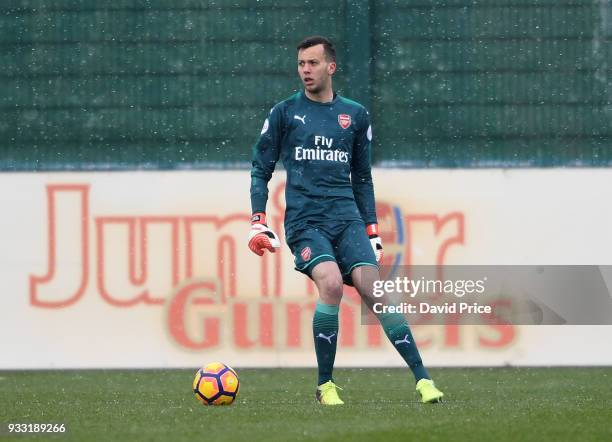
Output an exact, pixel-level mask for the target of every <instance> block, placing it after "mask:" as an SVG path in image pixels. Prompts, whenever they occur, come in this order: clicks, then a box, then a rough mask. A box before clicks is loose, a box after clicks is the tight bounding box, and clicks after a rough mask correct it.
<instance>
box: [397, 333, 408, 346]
mask: <svg viewBox="0 0 612 442" xmlns="http://www.w3.org/2000/svg"><path fill="white" fill-rule="evenodd" d="M394 342H395V345H400V344H410V341H409V340H408V335H406V336H404V339H398V340H397V341H394Z"/></svg>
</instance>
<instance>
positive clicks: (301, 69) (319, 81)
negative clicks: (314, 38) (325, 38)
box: [298, 45, 336, 94]
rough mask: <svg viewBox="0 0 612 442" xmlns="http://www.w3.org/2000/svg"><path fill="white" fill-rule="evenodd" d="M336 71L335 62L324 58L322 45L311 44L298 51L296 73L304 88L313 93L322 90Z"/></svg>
mask: <svg viewBox="0 0 612 442" xmlns="http://www.w3.org/2000/svg"><path fill="white" fill-rule="evenodd" d="M334 72H336V63H335V62H333V61H328V60H327V59H326V58H325V50H324V49H323V45H316V46H311V47H309V48H306V49H301V50H300V51H299V52H298V73H299V74H300V79H301V80H302V83H303V84H304V88H305V89H306V90H307V91H308V92H311V93H313V94H316V93H319V92H321V91H322V90H324V89H325V88H326V87H328V85H329V84H330V82H331V76H332V75H333V74H334Z"/></svg>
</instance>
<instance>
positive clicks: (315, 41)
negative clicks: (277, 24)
mask: <svg viewBox="0 0 612 442" xmlns="http://www.w3.org/2000/svg"><path fill="white" fill-rule="evenodd" d="M316 45H323V50H324V51H325V58H327V60H328V61H334V62H335V61H336V49H335V48H334V45H333V44H332V42H331V41H329V40H328V39H327V38H325V37H321V36H320V35H313V36H312V37H306V38H305V39H304V40H302V41H301V42H300V44H298V45H297V50H298V52H299V51H301V50H302V49H307V48H310V47H312V46H316Z"/></svg>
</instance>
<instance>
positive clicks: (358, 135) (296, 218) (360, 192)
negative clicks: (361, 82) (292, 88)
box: [251, 92, 376, 236]
mask: <svg viewBox="0 0 612 442" xmlns="http://www.w3.org/2000/svg"><path fill="white" fill-rule="evenodd" d="M371 140H372V129H371V127H370V118H369V115H368V112H367V111H366V109H365V108H364V107H363V106H362V105H360V104H359V103H356V102H354V101H351V100H348V99H346V98H343V97H341V96H339V95H334V99H333V101H331V102H329V103H320V102H317V101H312V100H310V99H309V98H308V97H306V95H305V94H304V92H298V93H296V94H295V95H293V96H291V97H289V98H288V99H286V100H284V101H282V102H280V103H278V104H277V105H275V106H274V107H273V108H272V110H271V111H270V115H269V116H268V118H267V119H266V120H265V122H264V125H263V128H262V129H261V135H260V137H259V140H258V141H257V143H256V144H255V146H254V148H253V168H252V170H251V208H252V210H253V213H256V212H265V211H266V203H267V201H268V181H269V180H270V178H271V177H272V172H274V168H275V166H276V163H277V161H278V160H279V159H281V160H282V162H283V165H284V167H285V169H286V171H287V184H286V187H285V199H286V210H285V232H286V234H287V236H290V235H291V233H292V232H294V231H297V230H299V229H300V228H302V227H304V226H305V225H317V224H320V223H332V224H337V223H341V222H346V221H357V220H363V221H364V222H365V223H366V224H371V223H375V222H376V210H375V203H374V188H373V185H372V173H371V166H370V142H371Z"/></svg>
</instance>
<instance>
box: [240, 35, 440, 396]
mask: <svg viewBox="0 0 612 442" xmlns="http://www.w3.org/2000/svg"><path fill="white" fill-rule="evenodd" d="M297 50H298V73H299V76H300V79H301V81H302V84H303V86H304V89H303V91H300V92H298V93H296V94H295V95H293V96H291V97H289V98H288V99H286V100H284V101H282V102H280V103H278V104H277V105H275V106H274V107H273V108H272V110H271V111H270V114H269V116H268V118H267V119H266V120H265V122H264V125H263V128H262V130H261V135H260V137H259V140H258V142H257V144H256V145H255V147H254V153H253V167H252V170H251V206H252V207H251V208H252V213H253V216H252V221H251V224H252V228H251V233H250V235H249V248H250V249H251V250H252V251H253V252H255V253H256V254H258V255H262V254H263V253H264V250H266V249H267V250H269V251H271V252H274V250H275V249H276V248H278V247H280V242H279V239H278V236H277V235H276V234H275V233H274V232H273V231H272V230H271V229H269V228H268V227H267V224H266V215H265V212H266V203H267V200H268V181H269V180H270V178H271V177H272V173H273V172H274V168H275V166H276V163H277V161H278V160H279V159H282V161H283V164H284V166H285V169H286V170H287V184H286V188H285V199H286V211H285V237H286V239H287V244H288V245H289V248H290V249H291V252H292V253H293V255H294V257H295V268H296V270H298V271H300V272H302V273H304V274H305V275H307V276H309V277H310V278H312V280H313V281H314V283H315V285H316V287H317V289H318V292H319V300H318V302H317V305H316V309H315V313H314V319H313V333H314V343H315V351H316V355H317V363H318V368H319V380H318V387H317V390H316V398H317V400H318V401H319V402H320V403H321V404H324V405H340V404H343V402H342V400H341V399H340V398H339V396H338V392H337V389H336V384H335V383H334V380H333V378H332V371H333V366H334V359H335V356H336V344H337V338H338V311H339V305H340V300H341V299H342V286H343V283H345V284H348V285H352V286H354V287H355V288H356V289H357V291H358V292H359V294H360V296H361V297H362V298H363V300H364V301H365V302H366V303H367V304H368V305H371V293H372V290H371V285H372V282H373V281H374V280H377V279H379V273H378V263H379V262H380V260H381V258H382V254H383V249H382V244H381V240H380V238H379V236H378V225H377V220H376V210H375V202H374V188H373V185H372V175H371V166H370V142H371V140H372V129H371V126H370V121H369V115H368V112H367V111H366V110H365V108H364V107H363V106H361V105H360V104H358V103H356V102H354V101H351V100H348V99H346V98H344V97H341V96H339V95H337V94H335V93H334V92H333V89H332V76H333V74H334V72H335V71H336V55H335V50H334V47H333V46H332V44H331V43H330V41H329V40H327V39H326V38H324V37H309V38H306V39H305V40H303V41H302V42H301V43H300V44H299V45H298V47H297ZM378 319H379V321H380V322H381V324H382V326H383V328H384V330H385V333H386V334H387V336H388V338H389V339H390V341H391V343H392V344H393V345H394V346H395V348H396V350H397V351H398V352H399V354H400V355H401V356H402V358H403V359H404V360H405V361H406V363H407V364H408V366H409V367H410V369H411V370H412V373H413V374H414V377H415V380H416V382H417V383H416V390H417V391H418V392H419V393H420V395H421V400H422V401H423V402H437V401H439V400H440V399H441V398H442V396H443V393H442V392H441V391H440V390H438V389H437V388H436V387H435V385H434V383H433V381H432V380H431V379H430V377H429V375H428V373H427V370H426V369H425V367H424V366H423V363H422V361H421V357H420V355H419V351H418V349H417V347H416V344H415V342H414V339H413V337H412V333H411V331H410V328H409V326H408V323H407V322H406V319H405V318H404V317H403V316H401V315H399V314H381V315H378Z"/></svg>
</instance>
